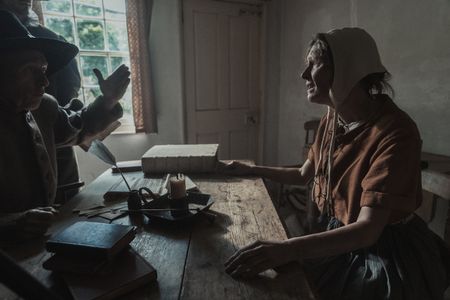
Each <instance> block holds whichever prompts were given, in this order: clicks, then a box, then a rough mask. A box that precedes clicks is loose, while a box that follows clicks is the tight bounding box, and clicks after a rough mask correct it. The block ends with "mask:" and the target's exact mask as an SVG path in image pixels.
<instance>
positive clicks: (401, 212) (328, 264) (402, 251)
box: [306, 95, 450, 300]
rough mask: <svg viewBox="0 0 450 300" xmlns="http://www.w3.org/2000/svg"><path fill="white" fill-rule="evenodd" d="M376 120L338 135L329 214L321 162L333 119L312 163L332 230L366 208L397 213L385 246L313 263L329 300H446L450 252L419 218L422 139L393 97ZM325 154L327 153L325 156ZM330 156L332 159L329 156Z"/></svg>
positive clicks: (318, 197)
mask: <svg viewBox="0 0 450 300" xmlns="http://www.w3.org/2000/svg"><path fill="white" fill-rule="evenodd" d="M374 100H375V101H381V102H382V105H381V108H380V109H379V110H378V111H377V112H374V114H373V115H372V117H371V118H370V120H368V121H367V122H365V123H363V124H360V126H358V127H356V128H354V129H352V130H350V131H348V132H345V130H343V128H340V129H339V128H338V130H337V133H336V140H335V149H334V150H333V151H332V155H333V160H332V161H333V163H332V168H331V170H332V171H331V175H330V179H331V180H330V191H331V195H330V196H331V197H329V199H330V200H329V201H328V204H329V205H330V207H331V208H332V209H331V211H332V213H331V215H330V214H327V210H325V209H324V208H325V206H326V205H325V202H326V200H325V199H326V192H325V191H326V181H327V178H328V177H327V175H326V173H327V171H326V169H327V168H326V165H327V159H326V158H327V154H326V153H322V157H323V158H322V160H321V163H320V165H317V164H318V162H319V156H320V148H321V141H322V137H324V135H325V139H324V146H323V149H328V147H329V144H330V140H331V132H330V131H329V130H328V131H327V132H325V127H326V126H325V123H326V120H325V119H326V117H324V118H323V119H322V121H321V124H320V126H319V130H318V134H317V137H316V141H315V143H314V145H313V146H312V147H311V150H310V152H309V155H308V159H309V160H310V161H311V162H312V163H313V165H314V167H315V169H317V175H316V176H315V178H314V180H315V182H316V184H315V188H314V190H313V195H314V201H315V202H316V204H317V206H318V208H319V210H320V211H321V212H322V216H325V218H322V220H326V223H327V224H326V225H327V230H332V229H334V228H337V227H340V226H345V225H347V224H350V223H353V222H355V221H356V220H357V218H358V215H359V212H360V209H361V207H362V206H370V207H382V208H385V209H389V210H390V211H391V217H390V224H389V225H388V226H386V228H385V229H384V231H383V233H382V234H381V236H380V238H379V240H378V242H377V243H376V244H375V245H373V246H371V247H369V248H366V249H359V250H357V251H353V252H351V253H346V254H343V255H339V256H336V257H329V258H326V259H321V260H315V261H308V262H307V264H306V265H307V270H308V273H309V274H310V276H311V278H312V280H313V283H314V285H315V288H316V290H317V293H318V295H319V297H320V298H321V299H365V300H367V299H442V297H443V293H444V291H445V289H446V288H447V287H448V285H449V277H450V251H449V248H448V246H447V245H445V243H444V242H443V241H442V239H441V238H440V237H438V236H437V235H435V234H434V233H433V232H432V231H430V230H429V229H428V227H427V225H426V224H425V223H424V222H423V221H422V220H421V219H420V218H419V217H417V216H416V215H414V211H415V210H416V208H418V206H419V205H420V203H421V201H422V189H421V170H420V152H421V139H420V134H419V131H418V129H417V127H416V125H415V123H414V122H413V121H412V120H411V118H410V117H409V116H408V115H407V114H406V113H405V112H403V111H402V110H400V109H399V108H398V107H397V106H396V105H395V104H394V103H393V101H392V100H391V99H390V98H389V97H388V96H386V95H378V96H374ZM322 151H325V150H322ZM326 152H327V151H326Z"/></svg>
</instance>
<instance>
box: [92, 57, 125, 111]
mask: <svg viewBox="0 0 450 300" xmlns="http://www.w3.org/2000/svg"><path fill="white" fill-rule="evenodd" d="M93 72H94V74H95V76H97V79H98V84H99V86H100V90H101V92H102V94H103V97H104V99H105V108H106V109H107V110H111V109H112V108H113V107H114V106H115V105H116V104H117V102H118V101H119V100H120V99H122V97H123V95H124V94H125V92H126V90H127V88H128V85H129V84H130V74H131V73H130V70H129V68H128V67H127V66H125V65H121V66H120V67H118V68H117V69H116V70H115V71H114V72H113V73H112V74H111V75H109V76H108V78H106V79H103V75H102V72H100V70H99V69H93Z"/></svg>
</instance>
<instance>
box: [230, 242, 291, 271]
mask: <svg viewBox="0 0 450 300" xmlns="http://www.w3.org/2000/svg"><path fill="white" fill-rule="evenodd" d="M295 260H296V255H295V253H294V251H293V249H292V248H291V246H290V243H289V241H287V240H286V241H256V242H255V243H253V244H250V245H248V246H246V247H244V248H242V249H240V250H238V251H237V252H236V253H235V254H233V256H231V257H230V258H229V259H228V260H227V262H225V271H226V272H227V273H228V274H230V275H231V276H232V277H235V278H238V277H242V278H249V277H253V276H256V275H258V274H259V273H261V272H263V271H266V270H268V269H272V268H275V267H278V266H281V265H285V264H287V263H289V262H292V261H295Z"/></svg>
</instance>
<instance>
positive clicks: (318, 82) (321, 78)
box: [301, 45, 333, 106]
mask: <svg viewBox="0 0 450 300" xmlns="http://www.w3.org/2000/svg"><path fill="white" fill-rule="evenodd" d="M316 47H317V46H316V45H314V46H313V47H311V50H310V51H309V53H308V55H307V57H306V69H305V70H304V71H303V72H302V74H301V76H302V78H303V79H304V80H306V90H307V97H308V100H309V101H310V102H312V103H317V104H325V105H330V106H332V102H331V99H330V95H329V92H330V89H331V84H332V82H333V72H332V68H331V66H330V64H329V62H328V61H327V60H326V59H323V58H321V57H319V55H318V54H317V51H316V50H317V49H315V48H316Z"/></svg>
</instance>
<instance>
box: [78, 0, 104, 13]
mask: <svg viewBox="0 0 450 300" xmlns="http://www.w3.org/2000/svg"><path fill="white" fill-rule="evenodd" d="M74 3H75V14H76V15H79V16H89V17H103V7H102V0H78V1H74Z"/></svg>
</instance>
